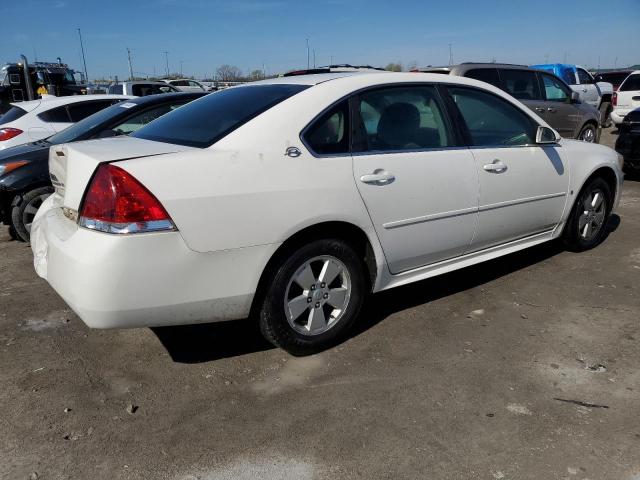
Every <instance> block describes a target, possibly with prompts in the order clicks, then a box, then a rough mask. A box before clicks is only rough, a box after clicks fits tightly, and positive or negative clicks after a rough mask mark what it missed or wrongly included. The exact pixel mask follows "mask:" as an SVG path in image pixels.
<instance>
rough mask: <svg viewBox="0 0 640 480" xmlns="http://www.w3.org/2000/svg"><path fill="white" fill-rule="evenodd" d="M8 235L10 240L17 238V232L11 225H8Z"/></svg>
mask: <svg viewBox="0 0 640 480" xmlns="http://www.w3.org/2000/svg"><path fill="white" fill-rule="evenodd" d="M9 236H10V237H11V239H12V240H18V239H19V237H18V232H16V229H15V228H13V225H9Z"/></svg>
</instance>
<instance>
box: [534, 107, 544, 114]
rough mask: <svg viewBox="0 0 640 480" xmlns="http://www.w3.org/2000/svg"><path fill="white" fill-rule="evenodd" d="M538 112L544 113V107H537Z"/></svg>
mask: <svg viewBox="0 0 640 480" xmlns="http://www.w3.org/2000/svg"><path fill="white" fill-rule="evenodd" d="M536 112H538V113H544V108H540V107H536Z"/></svg>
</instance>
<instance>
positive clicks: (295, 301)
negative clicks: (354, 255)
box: [284, 255, 352, 336]
mask: <svg viewBox="0 0 640 480" xmlns="http://www.w3.org/2000/svg"><path fill="white" fill-rule="evenodd" d="M351 288H352V285H351V278H350V276H349V271H348V269H347V267H346V266H345V265H344V263H342V262H341V261H340V260H338V259H337V258H335V257H333V256H330V255H322V256H318V257H314V258H312V259H310V260H308V261H306V262H305V263H304V264H302V265H301V266H300V268H298V269H297V270H296V271H295V273H294V274H293V275H292V277H291V279H290V280H289V283H288V285H287V289H286V291H285V297H284V310H285V315H286V316H287V321H288V322H289V325H290V326H291V327H292V328H293V329H294V330H295V331H296V332H298V333H300V334H302V335H307V336H309V335H320V334H322V333H325V332H326V331H327V330H329V329H330V328H332V327H333V326H335V325H336V324H337V323H338V322H339V321H340V319H341V318H342V316H343V315H344V313H345V311H346V309H347V306H348V305H349V300H350V297H351Z"/></svg>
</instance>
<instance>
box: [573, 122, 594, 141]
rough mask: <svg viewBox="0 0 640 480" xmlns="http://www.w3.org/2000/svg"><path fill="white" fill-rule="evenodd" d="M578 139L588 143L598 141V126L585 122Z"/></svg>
mask: <svg viewBox="0 0 640 480" xmlns="http://www.w3.org/2000/svg"><path fill="white" fill-rule="evenodd" d="M578 140H581V141H583V142H588V143H598V128H597V127H596V126H595V125H594V124H593V123H587V124H585V125H584V126H583V127H582V129H581V130H580V133H579V134H578Z"/></svg>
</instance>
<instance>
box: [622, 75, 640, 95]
mask: <svg viewBox="0 0 640 480" xmlns="http://www.w3.org/2000/svg"><path fill="white" fill-rule="evenodd" d="M619 90H620V91H621V92H629V91H632V90H640V74H638V73H636V74H634V75H629V76H628V77H627V79H626V80H625V81H624V83H623V84H622V85H620V89H619Z"/></svg>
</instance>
